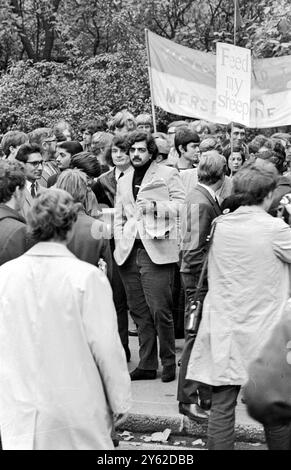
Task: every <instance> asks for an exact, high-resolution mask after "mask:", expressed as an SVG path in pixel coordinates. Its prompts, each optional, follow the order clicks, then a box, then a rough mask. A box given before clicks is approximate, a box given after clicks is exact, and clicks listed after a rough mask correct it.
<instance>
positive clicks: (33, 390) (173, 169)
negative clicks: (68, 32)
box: [0, 110, 291, 450]
mask: <svg viewBox="0 0 291 470" xmlns="http://www.w3.org/2000/svg"><path fill="white" fill-rule="evenodd" d="M81 130H82V139H77V138H75V137H74V136H75V135H76V134H75V133H74V132H75V130H74V129H72V127H71V125H70V124H69V123H67V122H66V121H65V120H63V121H60V122H57V123H56V124H55V125H54V126H53V127H52V128H37V129H34V130H32V131H31V132H29V133H28V134H26V133H24V132H22V131H20V130H10V131H8V132H7V133H5V134H4V135H3V136H2V140H1V152H2V153H1V158H0V319H1V328H0V335H1V338H0V356H1V364H2V366H1V367H0V429H1V438H2V445H3V448H6V449H56V448H57V449H110V448H112V447H113V443H114V442H115V441H116V439H115V437H114V427H115V426H116V425H118V424H120V423H121V421H122V420H124V419H125V417H126V413H127V412H128V410H129V408H130V394H131V392H130V380H131V381H135V380H156V378H157V370H158V368H159V360H160V362H161V365H162V373H161V380H162V382H171V381H173V380H175V378H176V373H177V370H178V371H179V376H178V390H177V401H178V410H179V413H181V414H183V415H186V416H188V418H190V419H191V420H195V421H198V422H208V448H209V449H213V450H216V449H223V450H227V449H233V448H234V442H235V436H234V427H235V406H236V402H237V398H238V394H239V392H240V391H241V389H244V386H246V393H245V397H246V398H245V400H246V402H247V405H248V406H249V409H250V413H251V414H252V415H253V416H255V417H256V418H257V419H259V420H260V421H261V422H262V423H263V424H264V428H265V434H266V438H267V443H268V446H269V448H272V449H277V448H280V449H281V448H284V449H291V425H290V423H291V419H290V417H289V415H288V417H289V418H288V419H287V418H286V419H283V418H282V417H280V418H277V417H276V416H277V415H276V413H275V412H273V414H272V416H273V419H272V417H270V416H269V415H268V413H262V412H261V411H257V408H258V407H259V406H261V405H259V404H258V403H259V400H258V398H257V394H256V393H255V392H254V390H253V388H252V386H251V385H249V384H250V383H251V382H250V381H251V380H252V373H253V374H254V372H252V371H254V370H255V373H256V374H258V368H253V369H252V368H251V369H249V367H250V365H251V364H252V362H253V361H254V360H256V359H257V358H258V357H259V355H260V353H261V351H262V350H263V348H264V346H265V344H266V342H267V341H268V340H269V338H270V337H271V335H272V332H273V330H274V328H275V326H276V325H277V323H278V322H279V321H280V319H281V317H282V316H283V313H284V312H285V315H286V308H287V311H289V310H290V309H289V310H288V298H289V295H290V292H289V291H290V269H289V268H290V265H291V229H290V226H289V214H290V213H291V202H290V201H291V197H290V198H289V197H288V194H289V193H290V194H291V172H290V171H291V170H290V166H291V134H289V133H275V134H273V135H272V136H271V137H266V136H264V135H261V134H260V135H256V136H255V137H254V138H252V140H250V139H248V130H247V129H246V128H245V127H244V126H242V125H241V124H238V123H231V124H229V125H228V126H222V125H219V124H214V123H208V122H204V121H200V120H191V119H185V120H180V121H174V122H171V123H170V124H169V125H168V131H167V133H163V132H154V128H153V122H152V117H151V116H150V115H149V114H140V115H139V116H137V117H136V118H135V117H134V116H133V115H132V114H131V113H130V112H129V111H127V110H124V111H121V112H119V113H117V114H116V116H115V117H114V118H113V119H112V120H111V121H110V122H106V120H105V119H95V120H94V119H93V120H92V121H90V122H87V123H84V124H82V126H81ZM74 139H75V140H74ZM206 266H207V275H206V274H205V271H206ZM197 302H198V304H199V306H200V307H201V310H202V317H201V322H200V325H199V328H198V331H197V330H195V331H193V330H191V328H186V324H187V322H188V320H189V318H190V316H191V314H192V313H193V308H194V307H193V306H197V305H198V304H197ZM202 307H203V308H202ZM129 315H130V317H131V318H132V321H133V324H134V325H136V331H134V332H129V321H128V320H129ZM130 333H131V334H136V335H137V336H138V342H139V363H138V366H137V367H136V368H135V369H134V370H133V371H132V372H131V373H130V374H129V373H128V369H127V364H126V362H130V360H131V351H130V347H129V334H130ZM181 337H184V338H185V343H184V349H183V353H182V356H181V358H176V351H175V339H176V338H181ZM290 340H291V338H290ZM177 359H179V361H177ZM177 362H178V363H179V366H180V367H179V369H177ZM249 370H250V372H249ZM260 373H262V368H261V369H260ZM264 374H265V375H266V376H267V374H268V370H267V368H266V370H264ZM248 380H249V384H248V385H246V384H247V382H248ZM262 380H263V379H262ZM266 380H267V379H266ZM287 386H289V387H290V385H289V384H286V387H287ZM271 388H272V386H270V389H271ZM270 393H271V391H270ZM268 397H269V396H268ZM274 397H276V393H275V391H274ZM269 398H270V397H269ZM274 399H275V398H274ZM290 399H291V397H290ZM290 406H291V405H290ZM272 409H273V408H272ZM260 410H261V408H260ZM279 415H280V413H279ZM280 416H281V415H280Z"/></svg>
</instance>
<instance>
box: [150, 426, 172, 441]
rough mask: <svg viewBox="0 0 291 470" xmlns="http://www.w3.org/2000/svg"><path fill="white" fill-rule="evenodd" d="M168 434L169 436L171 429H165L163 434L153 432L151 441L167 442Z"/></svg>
mask: <svg viewBox="0 0 291 470" xmlns="http://www.w3.org/2000/svg"><path fill="white" fill-rule="evenodd" d="M170 434H171V429H165V430H164V431H163V432H154V433H153V434H152V435H151V441H152V442H167V440H168V439H169V435H170Z"/></svg>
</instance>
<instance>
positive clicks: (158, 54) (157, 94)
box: [148, 31, 291, 128]
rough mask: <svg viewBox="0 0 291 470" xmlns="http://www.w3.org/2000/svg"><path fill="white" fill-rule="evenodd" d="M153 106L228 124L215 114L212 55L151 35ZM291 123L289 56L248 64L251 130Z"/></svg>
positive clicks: (213, 60) (214, 73) (149, 39)
mask: <svg viewBox="0 0 291 470" xmlns="http://www.w3.org/2000/svg"><path fill="white" fill-rule="evenodd" d="M148 41H149V54H150V58H151V61H150V72H151V78H152V96H153V100H154V104H155V105H156V106H160V107H161V108H162V109H164V110H165V111H168V112H170V113H173V114H179V115H182V116H189V117H195V118H198V119H205V120H206V121H210V122H219V123H222V124H226V123H228V122H229V121H230V119H228V118H225V117H223V116H219V114H218V113H217V112H216V56H215V55H214V54H211V53H207V52H201V51H196V50H193V49H190V48H188V47H184V46H180V45H178V44H176V43H175V42H173V41H169V40H168V39H165V38H162V37H160V36H158V35H157V34H154V33H152V32H150V31H149V33H148ZM288 124H291V56H283V57H273V58H270V59H257V60H253V61H252V74H251V117H250V124H249V127H262V128H263V127H275V126H285V125H288Z"/></svg>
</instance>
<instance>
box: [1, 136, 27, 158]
mask: <svg viewBox="0 0 291 470" xmlns="http://www.w3.org/2000/svg"><path fill="white" fill-rule="evenodd" d="M27 140H28V136H27V134H25V133H24V132H21V131H8V132H6V134H4V135H3V137H2V140H1V147H2V150H3V152H4V153H5V155H6V157H8V156H9V154H10V147H14V148H15V147H18V146H19V145H22V144H24V143H25V142H27Z"/></svg>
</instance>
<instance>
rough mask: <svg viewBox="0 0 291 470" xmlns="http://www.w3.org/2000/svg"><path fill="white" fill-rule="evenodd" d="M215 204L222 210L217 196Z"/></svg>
mask: <svg viewBox="0 0 291 470" xmlns="http://www.w3.org/2000/svg"><path fill="white" fill-rule="evenodd" d="M215 202H216V204H217V205H218V207H219V209H220V204H219V202H218V199H217V197H216V196H215Z"/></svg>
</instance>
